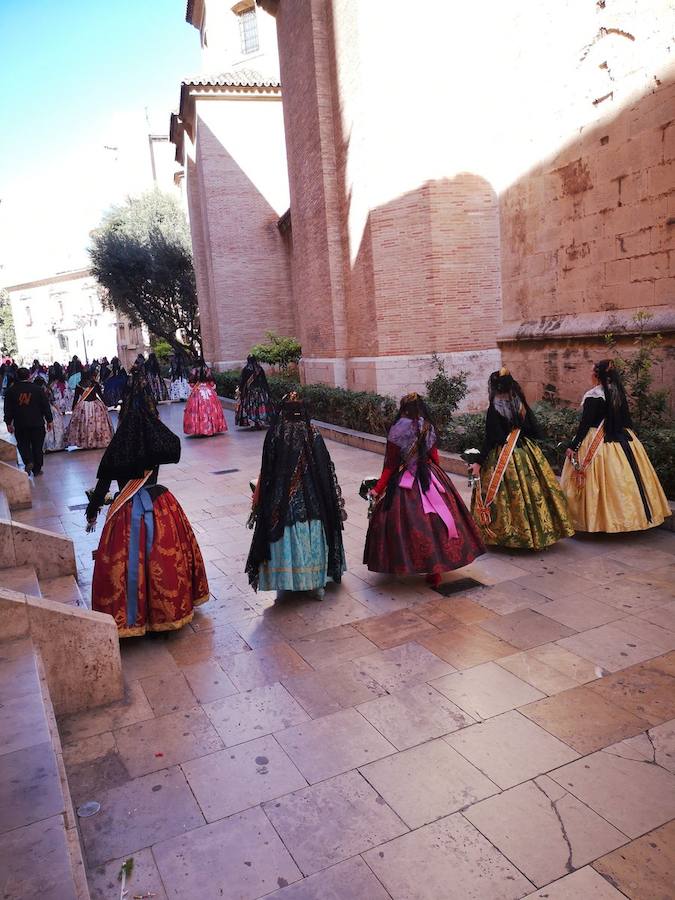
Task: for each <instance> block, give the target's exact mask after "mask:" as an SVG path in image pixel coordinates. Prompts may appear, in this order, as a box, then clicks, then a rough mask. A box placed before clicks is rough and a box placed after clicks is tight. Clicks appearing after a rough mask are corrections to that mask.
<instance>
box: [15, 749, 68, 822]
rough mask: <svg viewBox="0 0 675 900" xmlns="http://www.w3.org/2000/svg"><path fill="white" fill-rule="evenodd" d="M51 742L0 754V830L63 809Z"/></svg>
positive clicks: (36, 819) (56, 812)
mask: <svg viewBox="0 0 675 900" xmlns="http://www.w3.org/2000/svg"><path fill="white" fill-rule="evenodd" d="M64 808H65V803H64V799H63V793H62V791H61V782H60V780H59V775H58V770H57V768H56V757H55V756H54V751H53V750H52V745H51V742H50V741H45V742H44V743H42V744H35V745H34V746H33V747H23V748H22V749H21V750H15V751H14V752H13V753H4V754H3V755H2V756H0V833H2V832H4V831H10V830H11V829H13V828H20V827H21V826H22V825H30V824H31V823H32V822H37V821H38V820H39V819H47V818H50V817H51V816H55V815H58V814H59V813H61V812H63V810H64Z"/></svg>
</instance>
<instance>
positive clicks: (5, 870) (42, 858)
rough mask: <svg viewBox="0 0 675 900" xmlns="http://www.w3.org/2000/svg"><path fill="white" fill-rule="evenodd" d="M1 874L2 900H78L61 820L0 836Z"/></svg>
mask: <svg viewBox="0 0 675 900" xmlns="http://www.w3.org/2000/svg"><path fill="white" fill-rule="evenodd" d="M0 873H2V874H1V875H0V878H1V879H2V881H1V882H0V885H1V887H2V898H3V900H30V898H36V900H37V898H39V900H78V892H77V890H76V888H75V884H74V882H73V876H72V873H71V868H70V857H69V855H68V847H67V845H66V832H65V829H64V827H63V817H62V816H53V817H51V818H48V819H43V820H42V821H40V822H34V823H33V824H31V825H25V826H24V827H22V828H15V829H13V830H12V831H8V832H7V833H5V834H0ZM93 900H96V898H93Z"/></svg>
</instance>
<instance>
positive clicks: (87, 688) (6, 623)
mask: <svg viewBox="0 0 675 900" xmlns="http://www.w3.org/2000/svg"><path fill="white" fill-rule="evenodd" d="M8 448H9V449H8ZM30 506H31V486H30V481H29V479H28V477H27V476H26V474H25V473H24V472H22V471H21V470H20V469H18V468H17V467H16V447H14V446H13V445H11V444H10V443H9V442H7V441H5V440H2V439H0V897H2V898H3V900H37V898H40V900H89V898H90V894H89V890H88V887H87V880H86V875H85V870H84V865H83V861H82V852H81V848H80V840H79V831H78V820H77V818H76V816H75V813H74V810H73V807H72V803H71V799H70V792H69V789H68V782H67V778H66V773H65V767H64V765H63V758H62V751H61V742H60V738H59V733H58V730H57V727H56V719H55V714H57V715H63V714H67V713H72V712H78V711H80V710H85V709H90V708H92V707H96V706H101V705H104V704H107V703H112V702H114V701H117V700H120V699H121V698H122V696H123V692H124V691H123V681H122V668H121V660H120V651H119V639H118V636H117V628H116V626H115V623H114V621H113V619H112V618H111V617H110V616H107V615H102V614H101V613H97V612H93V611H91V610H89V609H88V608H87V607H86V605H85V603H84V600H83V598H82V594H81V592H80V589H79V586H78V583H77V579H76V576H77V568H76V562H75V551H74V547H73V543H72V541H71V540H70V538H68V537H66V536H64V535H61V534H55V533H53V532H50V531H46V530H44V529H41V528H34V527H33V526H30V525H25V524H23V523H21V522H17V521H16V520H14V519H12V512H13V511H14V510H16V509H25V508H30Z"/></svg>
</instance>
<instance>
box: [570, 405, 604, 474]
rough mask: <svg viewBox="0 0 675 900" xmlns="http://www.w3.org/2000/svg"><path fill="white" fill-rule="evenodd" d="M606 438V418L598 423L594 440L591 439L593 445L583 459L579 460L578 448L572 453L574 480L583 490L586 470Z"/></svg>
mask: <svg viewBox="0 0 675 900" xmlns="http://www.w3.org/2000/svg"><path fill="white" fill-rule="evenodd" d="M604 440H605V420H604V419H603V420H602V422H601V423H600V424H599V425H598V430H597V431H596V432H595V434H594V435H593V440H592V441H591V445H590V447H589V448H588V450H587V451H586V456H584V458H583V460H582V461H581V462H579V460H578V457H577V454H576V450H575V451H574V454H573V455H572V465H573V466H574V481H575V482H576V485H577V487H578V488H579V490H581V489H582V488H583V486H584V484H585V483H586V470H587V469H588V467H589V466H590V465H591V463H592V462H593V460H594V459H595V457H596V455H597V452H598V450H599V449H600V447H601V445H602V442H603V441H604Z"/></svg>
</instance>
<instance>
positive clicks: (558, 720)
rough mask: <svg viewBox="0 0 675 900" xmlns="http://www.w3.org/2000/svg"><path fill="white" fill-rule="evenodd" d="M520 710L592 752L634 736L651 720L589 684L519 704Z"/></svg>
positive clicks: (576, 747) (580, 750)
mask: <svg viewBox="0 0 675 900" xmlns="http://www.w3.org/2000/svg"><path fill="white" fill-rule="evenodd" d="M520 712H521V713H522V714H523V715H524V716H527V717H528V719H531V720H532V721H533V722H536V723H537V725H541V727H542V728H544V729H545V730H546V731H548V732H549V733H550V734H553V735H555V736H556V737H557V738H560V740H561V741H564V743H566V744H569V746H570V747H572V748H573V749H574V750H576V751H577V752H578V753H582V754H584V753H592V752H593V751H594V750H599V749H600V748H601V747H607V746H608V745H609V744H613V743H615V742H616V741H620V740H623V739H624V738H627V737H632V736H633V735H635V734H638V733H639V732H640V731H644V730H645V728H647V727H648V722H647V721H646V720H645V719H643V718H640V717H638V716H636V715H634V714H633V713H631V712H629V711H627V710H625V709H622V708H621V707H619V706H616V705H615V704H614V703H610V702H609V701H607V700H605V699H604V698H603V697H601V696H599V695H598V693H597V692H595V691H592V690H590V687H579V688H573V689H572V690H569V691H563V692H562V693H560V694H556V695H555V696H554V697H547V698H546V699H544V700H539V701H538V702H536V703H530V704H528V705H527V706H523V707H521V708H520Z"/></svg>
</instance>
